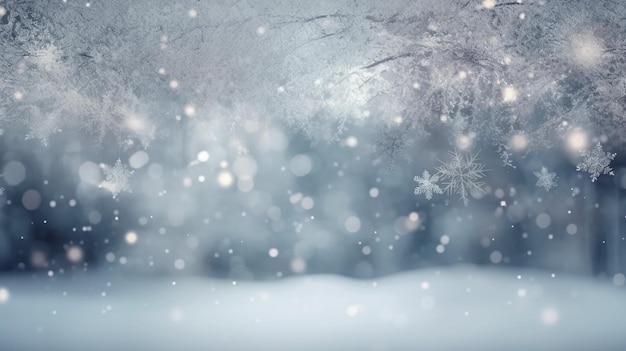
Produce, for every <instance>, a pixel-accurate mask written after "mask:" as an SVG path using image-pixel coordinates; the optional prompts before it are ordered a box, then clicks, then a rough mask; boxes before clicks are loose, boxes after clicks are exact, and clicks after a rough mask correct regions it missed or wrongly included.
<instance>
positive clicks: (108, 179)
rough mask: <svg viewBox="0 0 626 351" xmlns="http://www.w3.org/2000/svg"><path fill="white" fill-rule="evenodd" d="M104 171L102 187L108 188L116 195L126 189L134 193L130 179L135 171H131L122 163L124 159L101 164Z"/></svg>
mask: <svg viewBox="0 0 626 351" xmlns="http://www.w3.org/2000/svg"><path fill="white" fill-rule="evenodd" d="M101 167H102V170H103V172H104V181H103V182H102V183H100V187H101V188H104V189H107V190H108V191H110V192H111V194H113V197H116V196H117V195H118V194H119V193H120V192H122V191H125V192H128V193H132V192H133V190H132V189H131V187H130V183H129V179H130V177H131V176H132V175H133V173H134V171H131V170H130V169H128V167H126V165H125V164H123V163H122V160H120V159H118V160H117V161H116V162H115V165H113V166H109V165H101Z"/></svg>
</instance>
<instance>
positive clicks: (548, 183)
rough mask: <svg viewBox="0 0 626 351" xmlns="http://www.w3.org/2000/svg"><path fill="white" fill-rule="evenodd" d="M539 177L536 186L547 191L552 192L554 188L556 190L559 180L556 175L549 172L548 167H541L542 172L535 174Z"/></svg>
mask: <svg viewBox="0 0 626 351" xmlns="http://www.w3.org/2000/svg"><path fill="white" fill-rule="evenodd" d="M534 173H535V175H536V176H537V178H538V179H537V183H536V184H535V185H536V186H538V187H541V188H544V189H546V191H550V189H552V188H556V180H557V179H558V178H557V176H556V173H554V172H548V169H547V168H546V167H541V172H534Z"/></svg>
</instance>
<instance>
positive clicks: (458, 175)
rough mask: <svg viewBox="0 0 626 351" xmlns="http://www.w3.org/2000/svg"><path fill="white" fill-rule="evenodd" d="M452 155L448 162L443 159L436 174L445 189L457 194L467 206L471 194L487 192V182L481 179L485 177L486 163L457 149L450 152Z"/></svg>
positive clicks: (449, 192)
mask: <svg viewBox="0 0 626 351" xmlns="http://www.w3.org/2000/svg"><path fill="white" fill-rule="evenodd" d="M450 157H451V159H450V160H449V161H448V162H442V161H441V166H440V167H438V168H437V174H435V176H437V177H438V178H439V179H441V180H442V182H443V185H445V187H444V189H443V190H445V191H446V192H447V193H448V194H453V193H454V194H457V195H458V196H459V200H460V201H463V204H464V205H465V206H467V204H468V203H469V196H470V194H472V193H473V194H479V195H484V194H485V190H484V189H483V186H484V185H485V183H483V182H482V181H480V180H481V179H482V178H484V177H485V165H483V164H482V163H480V162H478V160H477V158H476V155H472V154H471V153H466V154H462V153H459V152H458V151H457V150H455V151H454V152H451V153H450Z"/></svg>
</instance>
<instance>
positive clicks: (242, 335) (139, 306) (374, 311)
mask: <svg viewBox="0 0 626 351" xmlns="http://www.w3.org/2000/svg"><path fill="white" fill-rule="evenodd" d="M0 288H3V289H5V292H6V296H7V298H6V299H5V300H4V301H3V302H0V349H2V350H12V351H13V350H15V351H19V350H44V349H45V350H65V351H72V350H135V349H137V350H242V351H243V350H376V351H382V350H524V351H526V350H624V349H626V338H625V337H624V327H623V326H624V324H625V322H626V303H624V301H626V293H625V292H624V290H623V289H621V288H618V287H615V286H612V285H609V284H608V283H605V282H599V281H595V280H591V279H584V278H579V277H572V276H562V275H559V274H557V275H554V276H553V275H552V274H551V273H549V272H541V271H531V270H522V269H516V270H513V269H510V270H504V269H499V270H497V269H486V268H477V267H470V266H458V267H447V268H441V269H436V270H435V269H432V270H421V271H413V272H406V273H402V274H398V275H394V276H391V277H386V278H382V279H378V280H351V279H347V278H342V277H337V276H328V275H319V276H303V277H298V278H291V279H285V280H281V281H277V282H233V281H225V280H212V279H205V278H191V277H185V278H180V279H174V278H172V279H166V278H135V277H133V278H132V279H129V277H128V276H119V275H110V274H88V275H87V274H86V275H82V276H74V277H71V278H69V277H68V278H58V277H45V278H44V277H40V278H32V277H25V276H3V277H0Z"/></svg>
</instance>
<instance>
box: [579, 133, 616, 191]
mask: <svg viewBox="0 0 626 351" xmlns="http://www.w3.org/2000/svg"><path fill="white" fill-rule="evenodd" d="M581 156H582V158H583V160H582V161H581V162H580V163H579V164H578V165H576V170H577V171H579V172H587V173H589V174H590V175H589V178H591V181H592V182H595V181H596V180H597V179H598V177H599V176H600V175H601V174H609V175H612V176H614V175H615V173H613V169H612V168H611V167H609V165H610V164H611V161H613V159H615V156H617V154H612V153H610V152H604V150H602V145H601V144H600V143H599V142H598V143H597V144H596V146H595V147H594V148H593V149H592V150H591V151H589V150H584V151H582V153H581Z"/></svg>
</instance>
